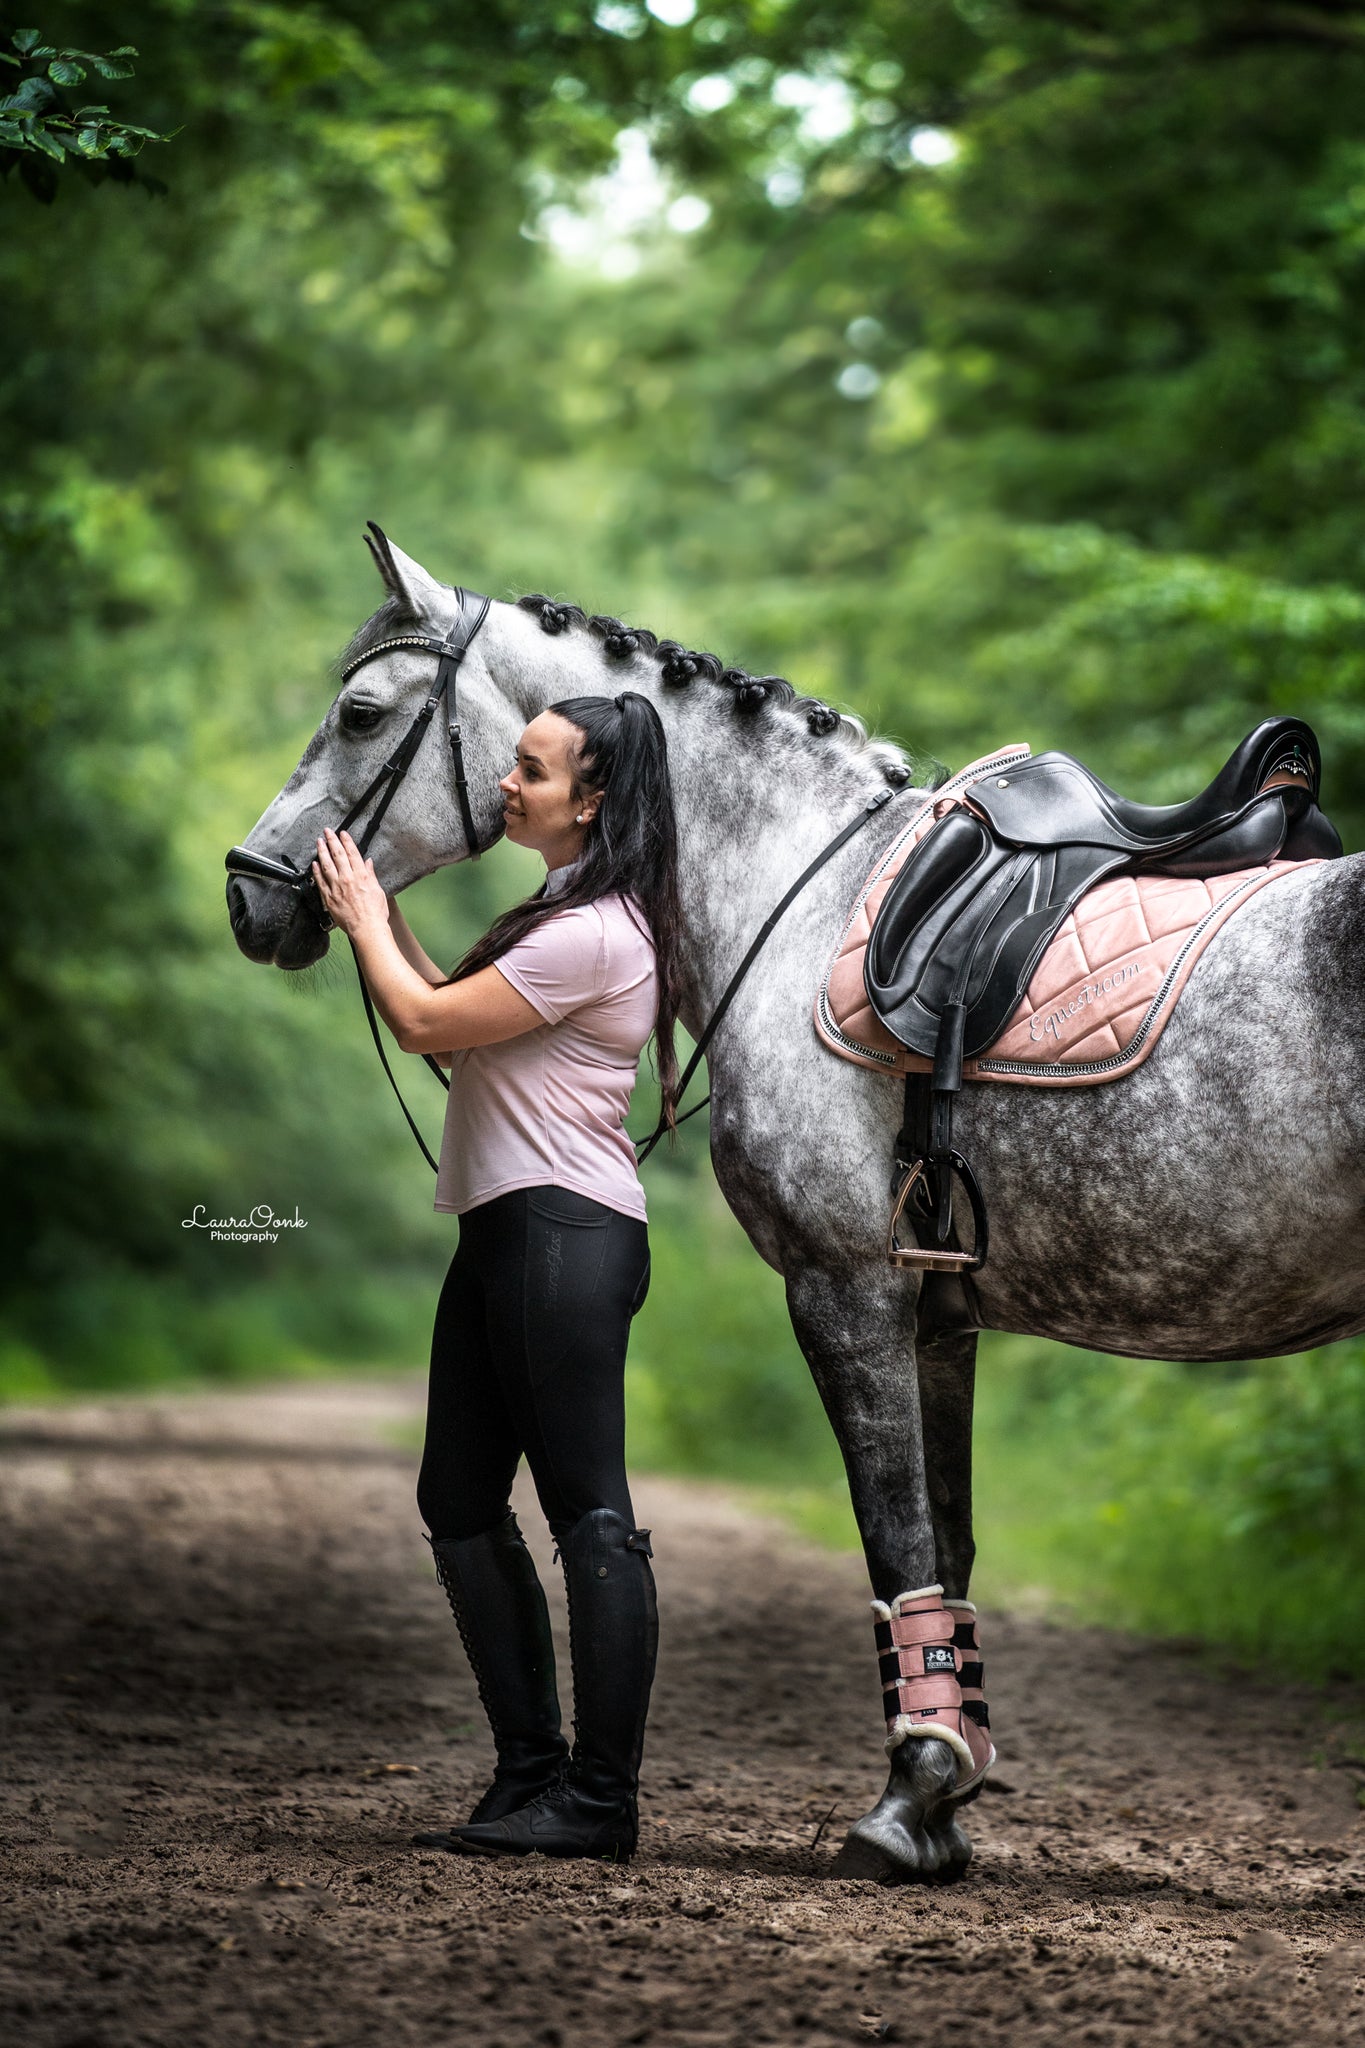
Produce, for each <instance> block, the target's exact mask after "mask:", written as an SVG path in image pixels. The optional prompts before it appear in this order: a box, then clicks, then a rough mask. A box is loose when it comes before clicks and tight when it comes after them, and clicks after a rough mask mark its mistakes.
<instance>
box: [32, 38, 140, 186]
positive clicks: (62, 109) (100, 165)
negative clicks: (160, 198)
mask: <svg viewBox="0 0 1365 2048" xmlns="http://www.w3.org/2000/svg"><path fill="white" fill-rule="evenodd" d="M136 55H137V51H136V50H135V49H134V48H133V46H132V44H131V43H121V44H120V45H119V47H118V49H116V50H109V51H107V52H106V53H105V54H104V55H103V56H99V55H96V54H95V53H94V52H93V51H90V50H65V49H56V48H54V46H53V45H52V44H50V43H45V42H44V41H43V39H42V32H41V30H39V29H36V28H20V29H16V30H15V31H14V33H13V35H11V36H10V37H9V38H8V48H6V47H5V46H4V44H3V43H0V64H8V65H9V66H10V67H11V69H13V70H15V71H18V72H19V74H20V76H19V78H18V80H17V81H11V88H12V89H11V90H10V91H9V92H7V93H4V94H0V177H6V178H7V177H8V176H9V174H10V172H11V171H12V170H14V169H15V168H16V166H17V168H18V171H19V177H20V180H21V182H22V183H23V185H24V187H25V189H26V190H27V191H28V192H29V194H30V195H31V196H32V197H33V198H34V199H36V200H38V201H39V202H40V203H41V204H42V205H44V206H50V205H51V203H52V201H53V200H54V199H55V198H56V196H57V185H58V179H57V170H56V166H57V165H59V164H64V163H67V162H68V161H71V162H73V163H74V164H76V165H78V166H79V167H80V168H81V169H82V170H83V171H84V172H85V174H86V175H87V177H89V178H90V179H91V180H92V182H93V183H95V184H98V183H99V182H100V180H101V179H102V178H106V177H112V178H113V179H114V180H115V181H116V182H119V183H123V184H130V185H131V184H140V185H142V186H143V187H144V188H145V189H146V190H147V191H149V192H164V191H165V189H166V188H165V186H164V185H163V184H162V183H161V181H160V179H159V178H151V177H148V176H147V174H146V173H145V172H140V171H138V170H136V169H135V168H134V165H133V161H132V160H133V158H134V157H136V156H138V155H139V154H140V153H141V151H142V148H143V145H144V144H145V143H148V142H166V141H168V140H169V137H167V136H165V135H159V134H158V133H157V132H156V130H155V129H154V128H141V127H138V126H137V124H136V123H135V122H132V121H124V120H115V119H114V118H113V116H112V115H111V114H110V111H109V109H108V107H107V106H103V105H100V104H97V103H93V102H92V103H91V104H89V105H84V106H75V105H73V104H72V101H71V100H70V99H69V98H68V97H67V95H66V92H65V91H64V90H63V88H67V87H74V86H79V85H84V84H85V82H86V79H87V77H88V75H89V73H90V72H92V71H93V72H94V73H95V74H96V76H97V77H99V78H105V79H121V78H131V77H132V76H133V67H132V65H131V64H129V63H128V62H127V61H126V60H127V59H128V58H129V57H136Z"/></svg>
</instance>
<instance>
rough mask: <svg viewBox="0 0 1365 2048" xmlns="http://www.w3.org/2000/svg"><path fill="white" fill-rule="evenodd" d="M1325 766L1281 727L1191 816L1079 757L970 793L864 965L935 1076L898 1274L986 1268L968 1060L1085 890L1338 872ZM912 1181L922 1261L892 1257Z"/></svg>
mask: <svg viewBox="0 0 1365 2048" xmlns="http://www.w3.org/2000/svg"><path fill="white" fill-rule="evenodd" d="M1321 769H1322V758H1321V754H1320V752H1319V749H1318V743H1317V740H1316V738H1315V736H1314V734H1313V732H1312V730H1311V728H1310V727H1309V726H1307V725H1305V724H1304V722H1303V721H1302V719H1298V718H1270V719H1267V720H1266V721H1265V722H1264V724H1262V725H1258V726H1257V728H1256V730H1255V731H1254V732H1253V733H1251V734H1250V735H1249V736H1248V737H1247V738H1246V739H1245V740H1243V742H1242V744H1241V746H1240V747H1238V749H1237V751H1236V753H1234V754H1233V756H1232V758H1231V759H1230V760H1229V762H1228V763H1227V766H1226V767H1225V768H1223V769H1222V770H1221V772H1220V773H1219V774H1218V775H1216V776H1215V777H1214V779H1213V781H1212V782H1211V783H1210V784H1209V786H1208V788H1207V789H1206V790H1204V791H1203V793H1202V794H1201V795H1199V796H1196V797H1193V798H1191V800H1190V801H1189V802H1188V803H1184V804H1172V805H1169V806H1154V805H1151V804H1139V803H1133V802H1131V801H1130V800H1129V799H1128V798H1126V797H1121V796H1119V795H1118V794H1117V793H1116V792H1115V791H1114V790H1112V789H1110V788H1108V787H1107V786H1106V784H1104V783H1103V782H1101V781H1100V780H1099V778H1098V776H1096V775H1093V774H1092V773H1091V771H1090V770H1089V769H1088V768H1087V767H1086V766H1085V765H1084V763H1082V762H1080V761H1077V760H1075V759H1073V758H1072V756H1071V755H1070V754H1060V753H1050V754H1039V755H1036V756H1035V757H1033V758H1031V759H1024V760H1020V761H1019V762H1017V763H1014V764H1011V765H1010V766H1008V767H1006V768H1003V769H1001V770H1000V771H999V772H998V773H996V774H993V775H987V776H985V777H984V778H983V779H982V780H980V781H978V782H975V783H973V784H972V785H971V786H970V788H969V789H968V790H967V791H966V793H965V795H964V798H963V801H962V802H961V803H960V804H957V805H955V806H954V807H953V809H952V810H950V811H949V812H948V813H947V814H946V815H945V816H944V817H942V818H940V819H939V821H938V823H937V824H936V825H934V826H933V827H931V829H930V830H929V831H928V832H927V833H926V834H925V836H924V837H923V839H921V840H920V842H919V844H918V845H917V846H916V847H915V848H914V850H913V852H912V853H911V854H910V856H909V858H908V859H907V860H906V862H905V865H904V866H903V867H902V869H901V871H900V873H899V874H898V875H897V877H896V879H895V881H894V882H893V883H892V884H891V887H890V889H889V890H888V891H887V893H886V897H885V899H884V900H883V903H882V906H881V909H880V911H879V912H878V915H877V919H876V922H875V924H874V925H873V928H872V934H871V938H870V940H869V943H868V947H867V952H866V956H865V961H864V969H863V978H864V982H865V985H866V989H867V996H868V1001H869V1002H870V1003H871V1005H872V1008H873V1010H874V1011H875V1012H876V1014H877V1016H878V1017H880V1019H881V1021H882V1023H883V1024H885V1026H886V1027H887V1029H888V1030H889V1031H890V1032H891V1033H892V1035H893V1036H894V1037H896V1038H897V1039H899V1040H900V1042H901V1044H902V1045H904V1046H907V1047H908V1048H909V1049H910V1050H911V1051H912V1052H916V1053H919V1054H920V1055H921V1056H922V1057H924V1058H927V1059H932V1060H933V1062H934V1070H933V1074H932V1077H931V1078H930V1079H929V1082H928V1088H927V1091H926V1089H925V1088H924V1085H923V1083H924V1077H922V1076H921V1077H916V1076H911V1077H910V1084H911V1085H908V1086H907V1115H906V1125H905V1127H904V1128H903V1129H902V1131H901V1133H900V1136H899V1138H898V1140H897V1169H898V1179H899V1181H900V1182H901V1186H900V1201H899V1202H898V1205H897V1211H896V1216H893V1219H892V1232H891V1237H890V1239H889V1240H888V1252H889V1253H890V1255H891V1256H892V1257H893V1259H895V1260H896V1262H897V1263H904V1264H911V1265H927V1266H928V1267H929V1268H930V1270H934V1271H953V1270H963V1269H965V1270H968V1271H970V1270H974V1269H975V1268H976V1267H978V1266H980V1265H981V1264H982V1263H983V1262H984V1259H985V1244H986V1220H985V1208H984V1204H983V1203H982V1202H981V1199H980V1194H979V1190H978V1189H977V1187H976V1182H975V1178H974V1177H973V1176H972V1174H971V1170H970V1168H969V1167H968V1166H967V1164H966V1162H965V1161H964V1160H963V1159H962V1158H961V1155H960V1154H958V1153H956V1152H954V1151H953V1150H952V1145H951V1108H952V1098H953V1096H954V1095H955V1094H956V1093H957V1091H958V1090H959V1089H960V1088H961V1085H962V1062H963V1060H964V1059H972V1058H975V1057H976V1056H977V1055H978V1054H979V1053H983V1052H985V1050H986V1049H987V1047H988V1046H990V1045H992V1044H993V1043H994V1042H995V1040H996V1039H997V1038H998V1037H999V1036H1000V1034H1001V1032H1002V1031H1003V1030H1004V1028H1005V1026H1006V1024H1007V1023H1008V1021H1009V1019H1010V1017H1011V1016H1012V1015H1013V1013H1014V1011H1015V1009H1016V1008H1017V1007H1018V1005H1019V1003H1020V1001H1021V1000H1022V998H1023V996H1024V993H1025V991H1026V990H1027V988H1028V985H1029V982H1030V980H1031V979H1032V977H1033V972H1034V969H1035V968H1036V967H1037V965H1038V962H1039V960H1040V959H1041V958H1042V956H1043V953H1044V952H1045V951H1046V949H1047V946H1048V944H1049V943H1050V941H1051V940H1052V939H1053V937H1054V936H1055V935H1056V932H1057V930H1058V928H1059V927H1060V925H1061V924H1062V922H1063V920H1064V919H1065V918H1066V916H1067V914H1068V913H1069V912H1070V911H1071V910H1072V909H1073V908H1074V906H1075V905H1076V903H1077V902H1078V901H1079V900H1080V898H1081V897H1082V896H1083V895H1084V894H1085V892H1086V890H1087V889H1092V888H1094V887H1095V885H1096V883H1098V882H1102V881H1106V880H1108V879H1109V877H1110V876H1113V875H1117V874H1138V873H1141V874H1158V875H1187V876H1188V875H1193V876H1204V875H1221V874H1228V873H1231V872H1233V871H1234V870H1236V869H1239V868H1250V867H1258V866H1261V865H1263V864H1264V863H1265V862H1267V861H1271V860H1277V859H1278V860H1311V859H1319V860H1322V859H1326V860H1331V859H1334V858H1335V857H1336V856H1337V855H1338V854H1340V852H1341V850H1342V847H1341V840H1340V838H1339V837H1338V835H1337V832H1336V830H1335V828H1334V827H1333V826H1332V825H1331V823H1330V822H1329V821H1328V819H1327V818H1326V817H1324V815H1323V813H1322V812H1321V811H1320V810H1319V809H1318V805H1317V797H1318V787H1319V782H1320V778H1321ZM916 1083H918V1087H917V1086H916V1085H915V1084H916ZM926 1095H927V1100H926V1099H925V1098H926ZM912 1125H915V1126H917V1127H918V1128H917V1130H912V1128H911V1127H912ZM949 1167H951V1168H952V1169H953V1171H956V1172H957V1173H958V1174H959V1176H960V1178H961V1179H962V1180H963V1182H964V1184H965V1185H966V1186H967V1189H968V1192H969V1194H970V1196H971V1198H972V1207H973V1211H974V1216H975V1222H976V1228H975V1233H974V1250H973V1252H972V1253H971V1254H967V1253H962V1252H956V1251H953V1250H951V1249H950V1248H949V1243H948V1240H949V1237H950V1235H951V1227H952V1225H951V1191H950V1182H951V1173H950V1172H949V1171H947V1170H946V1169H948V1168H949ZM906 1174H913V1175H914V1176H915V1180H914V1200H913V1201H912V1202H911V1213H912V1215H917V1214H920V1213H921V1212H922V1213H923V1214H927V1213H928V1210H929V1209H930V1208H932V1211H933V1213H934V1217H935V1219H936V1222H935V1228H934V1233H933V1234H934V1238H935V1243H934V1244H933V1245H932V1246H930V1247H929V1248H928V1249H926V1248H925V1247H924V1246H923V1245H921V1246H920V1248H919V1250H918V1251H916V1250H915V1249H914V1248H910V1247H899V1246H898V1245H897V1244H896V1238H895V1227H896V1220H897V1217H898V1216H899V1213H900V1210H901V1209H902V1208H903V1207H904V1206H905V1204H906V1201H907V1199H908V1194H907V1191H906V1189H905V1188H904V1185H903V1182H904V1176H905V1175H906ZM896 1187H897V1183H896V1181H893V1192H894V1191H896ZM940 1226H941V1234H940ZM922 1234H923V1233H921V1235H922Z"/></svg>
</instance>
